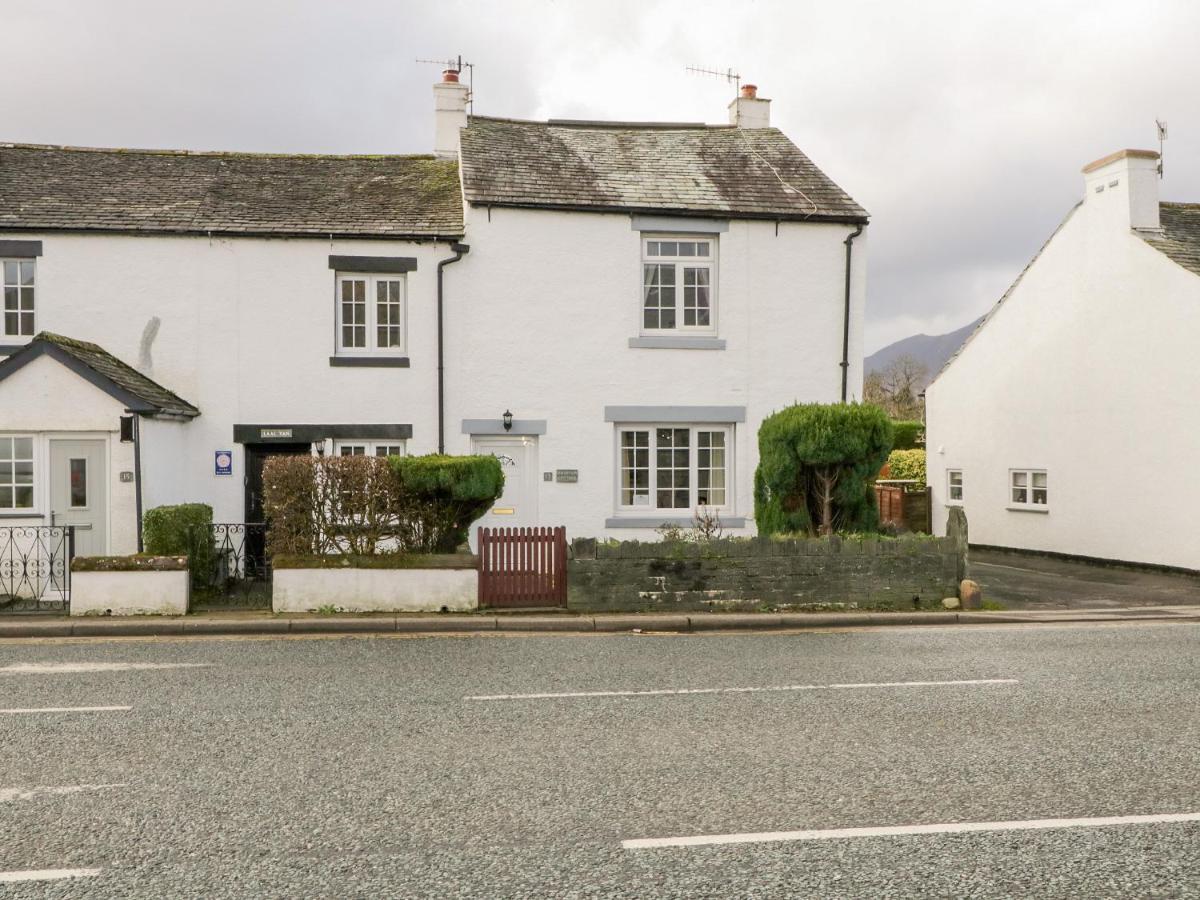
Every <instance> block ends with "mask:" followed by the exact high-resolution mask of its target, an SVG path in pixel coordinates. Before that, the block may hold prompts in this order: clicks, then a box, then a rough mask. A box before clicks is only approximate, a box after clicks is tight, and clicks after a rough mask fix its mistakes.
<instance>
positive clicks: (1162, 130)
mask: <svg viewBox="0 0 1200 900" xmlns="http://www.w3.org/2000/svg"><path fill="white" fill-rule="evenodd" d="M1154 125H1155V127H1156V128H1157V129H1158V177H1159V178H1162V177H1163V141H1165V140H1166V139H1167V123H1166V122H1164V121H1163V120H1162V119H1155V120H1154Z"/></svg>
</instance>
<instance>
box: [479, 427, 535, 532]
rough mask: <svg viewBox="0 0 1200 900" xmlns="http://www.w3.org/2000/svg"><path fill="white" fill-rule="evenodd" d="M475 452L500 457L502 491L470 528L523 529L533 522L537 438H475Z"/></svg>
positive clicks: (533, 523)
mask: <svg viewBox="0 0 1200 900" xmlns="http://www.w3.org/2000/svg"><path fill="white" fill-rule="evenodd" d="M473 443H474V449H475V452H476V453H478V454H480V455H491V456H494V457H496V459H498V460H500V469H501V471H502V472H504V493H503V494H501V495H500V499H499V500H497V501H496V502H495V503H494V504H492V508H491V509H490V510H488V512H487V513H486V514H485V515H484V517H483V518H482V519H480V520H479V521H477V522H476V523H475V525H474V526H473V527H472V529H471V531H472V539H474V530H475V528H518V527H520V528H524V527H531V526H533V525H536V524H537V488H538V485H537V478H538V462H537V438H536V437H524V436H522V437H499V436H497V437H490V436H489V437H477V438H475V440H474V442H473Z"/></svg>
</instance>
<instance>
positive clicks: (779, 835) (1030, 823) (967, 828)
mask: <svg viewBox="0 0 1200 900" xmlns="http://www.w3.org/2000/svg"><path fill="white" fill-rule="evenodd" d="M1179 822H1200V812H1191V813H1164V814H1161V815H1153V816H1105V817H1099V818H1090V819H1027V820H1023V821H1013V822H949V823H946V824H942V825H886V826H883V827H881V828H828V829H824V830H820V831H758V832H749V833H746V834H699V835H694V836H692V837H667V838H638V839H636V840H630V841H621V846H622V847H623V848H624V849H626V850H652V849H658V848H663V847H705V846H712V845H714V844H765V843H771V842H776V841H830V840H844V839H847V838H873V837H897V836H904V835H917V834H966V833H969V832H989V831H1039V830H1045V829H1051V828H1105V827H1108V826H1111V825H1170V824H1175V823H1179Z"/></svg>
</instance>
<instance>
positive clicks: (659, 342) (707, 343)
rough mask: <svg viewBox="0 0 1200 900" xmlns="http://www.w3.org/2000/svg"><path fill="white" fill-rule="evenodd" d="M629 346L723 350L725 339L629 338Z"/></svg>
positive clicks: (684, 336) (657, 348) (650, 348)
mask: <svg viewBox="0 0 1200 900" xmlns="http://www.w3.org/2000/svg"><path fill="white" fill-rule="evenodd" d="M629 346H630V347H633V348H635V349H643V350H724V349H725V339H724V338H715V337H691V336H690V335H673V336H666V335H664V336H663V337H631V338H630V339H629Z"/></svg>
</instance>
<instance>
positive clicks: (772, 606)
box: [567, 511, 967, 612]
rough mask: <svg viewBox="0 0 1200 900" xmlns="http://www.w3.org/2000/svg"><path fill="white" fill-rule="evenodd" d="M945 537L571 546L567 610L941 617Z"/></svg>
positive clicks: (957, 564)
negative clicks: (925, 612) (937, 612)
mask: <svg viewBox="0 0 1200 900" xmlns="http://www.w3.org/2000/svg"><path fill="white" fill-rule="evenodd" d="M957 512H959V516H958V517H955V516H952V517H951V519H952V521H951V529H950V534H949V536H948V537H944V538H935V537H929V536H926V535H904V536H901V537H898V538H886V537H875V536H867V537H863V538H859V537H840V536H837V535H834V536H832V537H826V538H797V539H786V540H780V539H773V538H751V539H725V540H716V541H709V542H705V543H690V542H671V543H666V542H662V543H658V542H651V543H642V542H638V541H622V542H620V543H617V542H604V541H597V540H596V539H593V538H584V539H576V540H575V541H574V542H572V544H571V555H570V559H569V560H568V563H567V572H568V581H567V583H568V599H567V606H568V608H570V609H577V610H589V611H595V612H634V611H642V612H645V611H653V612H676V611H680V612H682V611H699V610H711V611H724V610H730V611H752V610H841V609H873V610H913V609H942V599H943V598H944V597H956V596H957V595H958V585H959V581H961V580H962V579H963V578H965V577H966V576H967V544H966V522H965V519H963V521H962V523H961V524H962V527H961V530H960V529H958V528H957V527H955V522H954V520H955V519H956V518H959V517H961V511H957Z"/></svg>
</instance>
